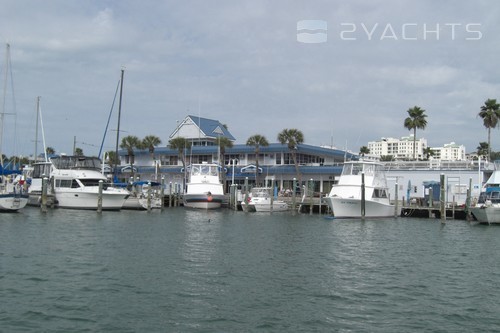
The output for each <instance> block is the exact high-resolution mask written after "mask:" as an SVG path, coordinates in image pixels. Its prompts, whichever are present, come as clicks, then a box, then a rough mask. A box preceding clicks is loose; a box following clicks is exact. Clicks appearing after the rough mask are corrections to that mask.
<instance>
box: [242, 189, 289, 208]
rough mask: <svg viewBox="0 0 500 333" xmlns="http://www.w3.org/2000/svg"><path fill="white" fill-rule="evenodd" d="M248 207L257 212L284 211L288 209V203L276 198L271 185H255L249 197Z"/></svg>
mask: <svg viewBox="0 0 500 333" xmlns="http://www.w3.org/2000/svg"><path fill="white" fill-rule="evenodd" d="M247 209H248V211H256V212H282V211H286V210H288V204H287V203H286V202H284V201H283V200H277V199H275V198H274V196H273V189H272V188H271V187H254V188H252V192H251V194H250V196H249V197H248V204H247Z"/></svg>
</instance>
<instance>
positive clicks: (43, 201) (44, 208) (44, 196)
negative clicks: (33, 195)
mask: <svg viewBox="0 0 500 333" xmlns="http://www.w3.org/2000/svg"><path fill="white" fill-rule="evenodd" d="M48 180H49V179H48V178H47V177H46V176H45V175H43V176H42V197H41V201H40V210H41V211H42V213H46V212H47V183H48Z"/></svg>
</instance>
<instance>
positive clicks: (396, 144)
mask: <svg viewBox="0 0 500 333" xmlns="http://www.w3.org/2000/svg"><path fill="white" fill-rule="evenodd" d="M415 145H416V149H415V158H417V159H422V158H423V157H424V156H423V152H424V149H425V148H426V147H427V140H426V139H424V138H422V139H418V140H416V142H415ZM368 149H369V150H370V155H375V156H389V155H390V156H393V157H394V159H396V160H403V159H412V158H413V135H410V136H405V137H402V138H401V139H396V138H382V139H381V140H380V141H370V142H368Z"/></svg>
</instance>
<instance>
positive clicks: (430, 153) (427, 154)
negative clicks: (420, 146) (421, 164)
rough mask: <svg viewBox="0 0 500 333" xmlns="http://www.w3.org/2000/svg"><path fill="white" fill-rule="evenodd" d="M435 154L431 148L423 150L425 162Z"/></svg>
mask: <svg viewBox="0 0 500 333" xmlns="http://www.w3.org/2000/svg"><path fill="white" fill-rule="evenodd" d="M435 154H436V152H435V151H434V150H433V149H432V148H431V147H425V148H424V156H425V159H426V160H429V158H430V157H431V156H434V155H435Z"/></svg>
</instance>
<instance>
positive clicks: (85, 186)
mask: <svg viewBox="0 0 500 333" xmlns="http://www.w3.org/2000/svg"><path fill="white" fill-rule="evenodd" d="M50 161H51V162H52V172H51V178H52V181H53V182H54V194H55V197H56V200H57V202H58V207H60V208H74V209H97V205H98V195H99V181H100V180H102V181H103V190H102V209H103V210H120V209H121V208H122V206H123V204H124V203H125V200H126V199H127V197H128V196H129V194H130V193H129V192H128V191H127V190H125V189H123V188H114V187H111V183H110V182H109V181H108V179H107V178H106V177H105V176H104V175H103V174H102V173H101V172H100V171H101V161H100V160H99V159H98V158H96V157H85V156H57V157H53V158H51V159H50Z"/></svg>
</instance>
